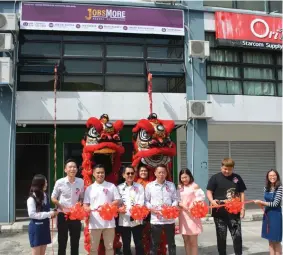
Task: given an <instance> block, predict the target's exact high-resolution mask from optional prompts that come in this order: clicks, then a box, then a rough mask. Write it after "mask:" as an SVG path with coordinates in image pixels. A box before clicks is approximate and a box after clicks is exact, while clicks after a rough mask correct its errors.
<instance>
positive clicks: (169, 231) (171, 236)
mask: <svg viewBox="0 0 283 255" xmlns="http://www.w3.org/2000/svg"><path fill="white" fill-rule="evenodd" d="M150 227H151V247H150V255H156V254H157V250H158V247H159V245H160V241H161V233H162V230H163V229H164V231H165V235H166V240H167V243H168V253H169V255H176V244H175V224H174V223H173V224H164V225H157V224H156V225H153V224H151V225H150Z"/></svg>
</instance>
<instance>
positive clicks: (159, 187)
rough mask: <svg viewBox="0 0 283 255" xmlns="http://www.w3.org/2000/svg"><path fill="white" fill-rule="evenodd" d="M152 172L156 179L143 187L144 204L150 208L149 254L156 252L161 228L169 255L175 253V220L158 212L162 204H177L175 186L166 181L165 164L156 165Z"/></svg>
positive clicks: (154, 254)
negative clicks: (166, 217)
mask: <svg viewBox="0 0 283 255" xmlns="http://www.w3.org/2000/svg"><path fill="white" fill-rule="evenodd" d="M154 174H155V176H156V180H155V181H153V182H150V183H149V184H147V186H146V188H145V202H146V206H147V208H149V209H150V210H151V218H150V224H151V248H150V254H151V255H156V254H157V250H158V247H159V245H160V239H161V238H160V236H161V233H162V230H164V232H165V235H166V239H167V242H168V252H169V255H176V245H175V220H174V219H173V220H167V219H165V218H163V217H162V215H161V213H160V210H161V207H162V205H169V206H177V205H178V199H177V192H176V187H175V184H174V183H172V182H169V181H166V176H167V169H166V166H165V165H159V166H157V167H156V169H155V172H154Z"/></svg>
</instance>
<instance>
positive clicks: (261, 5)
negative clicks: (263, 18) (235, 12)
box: [236, 0, 265, 12]
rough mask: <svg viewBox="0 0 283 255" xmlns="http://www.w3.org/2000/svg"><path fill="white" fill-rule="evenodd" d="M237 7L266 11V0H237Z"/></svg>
mask: <svg viewBox="0 0 283 255" xmlns="http://www.w3.org/2000/svg"><path fill="white" fill-rule="evenodd" d="M236 4H237V9H243V10H252V11H262V12H263V11H265V1H246V0H245V1H237V2H236Z"/></svg>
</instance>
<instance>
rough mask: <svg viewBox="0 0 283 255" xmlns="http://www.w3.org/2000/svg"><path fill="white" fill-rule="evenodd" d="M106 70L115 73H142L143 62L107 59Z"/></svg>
mask: <svg viewBox="0 0 283 255" xmlns="http://www.w3.org/2000/svg"><path fill="white" fill-rule="evenodd" d="M106 72H107V73H116V74H143V73H144V63H143V62H130V61H128V62H126V61H123V62H121V61H107V67H106Z"/></svg>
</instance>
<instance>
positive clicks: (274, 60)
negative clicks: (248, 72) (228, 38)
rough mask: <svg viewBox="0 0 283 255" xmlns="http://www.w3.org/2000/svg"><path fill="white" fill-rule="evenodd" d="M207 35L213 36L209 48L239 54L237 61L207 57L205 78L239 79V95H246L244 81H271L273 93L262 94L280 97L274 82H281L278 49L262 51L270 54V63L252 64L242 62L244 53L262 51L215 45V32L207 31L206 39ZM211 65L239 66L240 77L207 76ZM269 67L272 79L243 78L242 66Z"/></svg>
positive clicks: (207, 38)
mask: <svg viewBox="0 0 283 255" xmlns="http://www.w3.org/2000/svg"><path fill="white" fill-rule="evenodd" d="M209 37H211V38H214V39H213V40H214V44H210V45H213V46H210V49H211V50H214V49H217V50H228V51H231V52H236V53H237V54H239V61H238V62H225V61H223V62H220V61H211V60H210V59H207V62H206V63H207V64H206V79H207V80H225V81H228V80H232V81H240V83H241V92H242V94H240V95H248V94H244V82H245V81H246V82H253V81H254V82H259V81H261V82H271V83H274V84H275V95H264V96H273V97H274V96H276V97H281V96H280V95H279V94H278V86H277V85H276V84H279V83H280V82H281V83H282V81H281V80H279V79H278V69H280V68H281V69H282V66H281V65H280V64H279V63H278V61H277V59H278V56H279V55H280V52H279V51H271V50H270V51H269V50H266V51H264V53H268V54H270V55H271V56H272V63H271V64H254V63H246V62H244V60H243V59H244V57H243V56H244V53H246V52H256V53H262V51H259V50H257V49H252V48H249V49H245V48H236V47H235V48H232V47H228V46H222V45H217V40H216V38H215V33H211V32H208V33H206V40H209ZM211 65H216V66H221V65H222V66H232V67H238V68H239V72H240V77H239V78H234V77H216V76H208V75H207V73H208V72H207V69H208V68H209V66H211ZM247 67H250V68H269V69H272V72H273V76H274V79H265V80H262V79H256V78H245V77H244V68H247ZM226 91H229V90H228V89H226ZM207 94H217V95H239V94H222V93H210V92H208V93H207ZM250 96H257V95H250Z"/></svg>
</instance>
